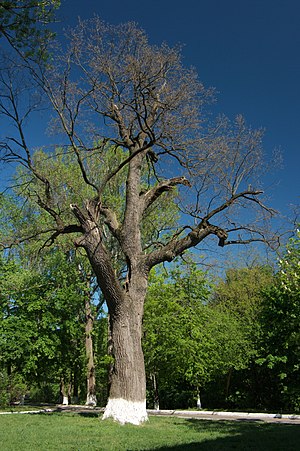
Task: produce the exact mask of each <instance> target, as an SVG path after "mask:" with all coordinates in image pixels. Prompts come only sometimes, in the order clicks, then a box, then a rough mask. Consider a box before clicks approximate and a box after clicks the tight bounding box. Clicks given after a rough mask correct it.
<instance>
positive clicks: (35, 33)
mask: <svg viewBox="0 0 300 451" xmlns="http://www.w3.org/2000/svg"><path fill="white" fill-rule="evenodd" d="M59 5H60V0H1V1H0V37H1V36H3V37H4V38H6V40H7V41H8V42H9V44H10V45H11V46H12V47H13V48H14V49H15V50H17V51H18V52H19V53H20V52H22V53H23V51H25V55H26V56H27V57H28V56H33V55H38V56H39V57H40V56H42V55H43V52H44V50H45V42H46V41H47V40H48V39H49V38H50V37H51V36H53V34H52V33H51V32H50V30H49V29H48V28H47V27H46V26H47V25H48V24H49V22H51V21H52V20H53V13H54V11H55V9H57V8H58V7H59Z"/></svg>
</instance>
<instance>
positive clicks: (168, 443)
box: [0, 413, 300, 451]
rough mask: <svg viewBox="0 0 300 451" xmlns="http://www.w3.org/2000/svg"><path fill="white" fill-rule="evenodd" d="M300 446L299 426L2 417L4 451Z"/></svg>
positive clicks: (63, 416)
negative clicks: (132, 423) (134, 423)
mask: <svg viewBox="0 0 300 451" xmlns="http://www.w3.org/2000/svg"><path fill="white" fill-rule="evenodd" d="M299 443H300V426H299V425H285V424H273V423H272V424H267V423H259V422H258V423H257V422H255V423H254V422H253V423H251V422H250V423H249V422H247V423H246V422H238V421H235V422H229V421H226V422H221V421H206V420H198V419H183V418H174V417H150V420H149V421H148V422H147V423H146V424H144V425H142V426H140V427H137V426H132V425H125V426H120V425H118V424H116V423H114V422H112V421H101V419H100V417H99V415H98V414H96V413H90V414H89V413H86V414H74V413H72V414H70V413H53V414H32V415H29V414H28V415H1V416H0V449H1V450H2V451H19V450H30V451H44V450H45V451H46V450H47V451H48V450H63V451H68V450H76V451H90V450H105V451H123V450H127V451H129V450H132V451H134V450H138V451H142V450H160V451H162V450H173V451H184V450H213V451H214V450H227V449H230V450H232V449H240V450H255V451H258V450H261V451H262V450H263V451H266V450H272V451H273V450H275V451H276V450H278V451H279V450H280V451H281V450H283V449H284V450H296V449H298V446H299Z"/></svg>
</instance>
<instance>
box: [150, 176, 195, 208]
mask: <svg viewBox="0 0 300 451" xmlns="http://www.w3.org/2000/svg"><path fill="white" fill-rule="evenodd" d="M177 185H185V186H191V184H190V182H189V181H188V180H187V179H186V178H185V177H174V178H172V179H169V180H163V181H161V182H159V183H158V184H157V185H156V186H154V187H153V188H152V189H150V190H149V191H147V192H146V193H144V194H142V195H141V199H142V201H143V203H144V204H143V207H142V210H143V212H145V211H146V210H147V208H149V207H150V205H152V204H153V202H155V201H156V199H158V198H159V197H160V196H161V195H162V194H163V193H165V192H167V191H170V190H171V189H172V188H174V186H177Z"/></svg>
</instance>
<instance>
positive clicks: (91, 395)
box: [85, 294, 97, 406]
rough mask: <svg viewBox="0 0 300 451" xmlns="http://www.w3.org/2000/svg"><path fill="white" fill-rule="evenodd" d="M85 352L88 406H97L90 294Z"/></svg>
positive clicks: (86, 310)
mask: <svg viewBox="0 0 300 451" xmlns="http://www.w3.org/2000/svg"><path fill="white" fill-rule="evenodd" d="M85 317H86V322H85V352H86V359H87V368H86V369H87V380H86V382H87V393H86V403H85V404H86V405H88V406H96V405H97V398H96V377H95V363H94V351H93V337H92V332H93V327H94V317H93V315H92V309H91V300H90V297H89V296H88V294H86V298H85Z"/></svg>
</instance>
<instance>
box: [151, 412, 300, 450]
mask: <svg viewBox="0 0 300 451" xmlns="http://www.w3.org/2000/svg"><path fill="white" fill-rule="evenodd" d="M185 421H186V423H185V426H186V427H187V428H188V429H192V430H193V431H194V432H199V436H200V435H201V434H203V433H205V434H206V435H207V434H208V435H211V438H208V439H204V440H200V441H199V442H197V441H192V442H191V443H187V444H182V445H176V446H169V447H168V446H167V447H165V446H163V447H158V448H155V451H194V450H195V451H196V450H197V451H208V450H209V451H216V450H222V451H224V450H243V451H244V450H245V451H246V450H253V451H254V450H255V451H282V450H285V451H295V450H296V449H299V443H300V425H298V424H278V423H262V422H249V421H247V422H246V421H231V422H230V421H221V420H219V421H205V420H198V419H186V420H185ZM181 426H182V423H181ZM220 435H222V437H220ZM216 436H217V437H216ZM144 451H146V448H145V450H144ZM149 451H150V450H149Z"/></svg>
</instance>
